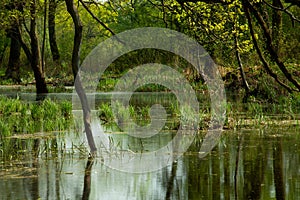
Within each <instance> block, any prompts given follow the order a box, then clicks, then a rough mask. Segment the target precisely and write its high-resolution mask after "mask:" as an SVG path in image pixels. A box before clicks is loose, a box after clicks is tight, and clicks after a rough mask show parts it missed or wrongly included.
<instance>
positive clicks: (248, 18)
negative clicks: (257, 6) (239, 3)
mask: <svg viewBox="0 0 300 200" xmlns="http://www.w3.org/2000/svg"><path fill="white" fill-rule="evenodd" d="M243 7H244V11H245V15H246V18H247V20H248V24H249V29H250V34H251V37H252V41H253V45H254V47H255V49H256V52H257V54H258V56H259V58H260V60H261V62H262V63H263V67H264V69H265V70H266V71H267V73H268V74H269V75H270V76H271V77H272V78H274V80H275V81H276V82H277V83H279V85H281V86H282V87H284V88H285V89H286V90H287V91H288V92H290V93H292V92H293V90H292V89H291V88H290V87H289V86H287V85H286V84H284V83H283V82H282V81H280V80H279V78H278V76H277V74H275V73H274V72H273V71H272V69H271V68H270V67H269V64H268V62H267V61H266V59H265V58H264V56H263V54H262V52H261V50H260V48H259V46H258V42H257V40H256V38H255V34H254V31H253V25H252V19H251V17H250V13H249V9H248V8H247V5H245V1H243Z"/></svg>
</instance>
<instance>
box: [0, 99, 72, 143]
mask: <svg viewBox="0 0 300 200" xmlns="http://www.w3.org/2000/svg"><path fill="white" fill-rule="evenodd" d="M71 118H72V104H71V102H60V103H58V102H54V101H51V100H49V99H46V100H45V101H43V102H36V103H33V102H26V101H22V100H20V99H18V98H16V99H10V98H7V97H0V133H1V135H0V136H2V137H7V136H11V135H13V134H18V133H34V132H39V131H57V130H65V129H67V128H68V127H69V126H70V124H71V122H72V120H70V119H71Z"/></svg>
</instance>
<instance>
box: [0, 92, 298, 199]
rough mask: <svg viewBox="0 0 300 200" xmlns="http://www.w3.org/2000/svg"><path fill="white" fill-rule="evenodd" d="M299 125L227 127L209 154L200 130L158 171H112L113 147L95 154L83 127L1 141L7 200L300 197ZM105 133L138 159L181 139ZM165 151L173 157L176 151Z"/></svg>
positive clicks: (1, 187) (0, 172) (169, 134)
mask: <svg viewBox="0 0 300 200" xmlns="http://www.w3.org/2000/svg"><path fill="white" fill-rule="evenodd" d="M153 95H154V96H153V98H149V96H148V97H147V98H145V99H141V98H140V97H139V103H140V104H145V103H147V101H148V100H149V99H152V100H154V101H159V102H160V103H162V100H161V99H160V98H159V95H155V94H153ZM18 96H19V97H20V98H21V99H26V100H29V101H31V100H32V101H34V99H35V97H34V96H33V95H32V94H31V95H30V93H19V94H18ZM32 96H33V97H32ZM110 96H111V94H105V98H104V97H103V94H102V96H99V98H98V97H97V95H96V104H97V102H98V101H99V102H103V101H104V102H105V101H109V99H110ZM50 98H52V99H56V100H60V99H62V100H66V99H67V100H71V98H72V95H71V94H68V93H66V94H58V95H55V94H54V95H53V94H52V96H51V95H50ZM169 98H171V100H170V99H167V100H166V103H162V104H167V106H168V102H169V101H173V100H172V98H174V96H169ZM152 100H151V101H152ZM203 102H204V101H203ZM135 103H136V102H135ZM278 117H279V118H280V116H278ZM297 123H298V126H297V125H284V126H282V125H279V124H276V123H273V124H272V125H263V126H251V125H250V126H244V127H239V128H238V129H233V130H224V131H223V132H222V136H221V138H220V140H219V142H218V144H217V145H216V146H215V148H214V149H213V150H212V151H211V152H210V153H209V154H208V155H207V156H205V157H204V158H200V157H199V153H198V152H199V150H200V147H201V145H202V142H203V134H204V133H202V132H200V133H198V134H197V136H196V138H195V140H194V141H193V143H192V144H191V146H190V147H189V149H188V150H187V151H186V152H185V153H184V154H183V155H182V156H180V157H179V158H178V159H176V160H172V162H170V163H169V165H167V166H165V167H162V168H161V169H159V170H154V171H152V172H150V171H151V170H148V171H145V172H144V173H128V172H124V171H120V170H116V169H115V168H111V166H109V165H108V164H107V162H106V161H107V159H108V158H107V157H105V156H109V155H110V154H112V155H115V154H114V153H115V149H113V148H112V149H104V148H103V147H101V146H100V148H99V152H98V155H97V157H96V158H93V159H91V158H89V153H88V150H87V148H86V147H87V145H86V139H85V134H84V133H82V131H79V130H81V129H80V128H79V129H76V127H75V128H74V129H71V130H69V131H64V132H50V133H43V132H40V133H35V134H33V135H22V134H21V135H17V137H12V138H1V139H0V199H1V200H2V199H3V200H6V199H13V200H15V199H20V200H23V199H28V200H37V199H50V200H52V199H70V200H73V199H91V200H98V199H104V200H114V199H116V200H122V199H124V200H127V199H129V200H131V199H138V200H143V199H145V200H146V199H151V200H152V199H155V200H156V199H157V200H160V199H174V200H179V199H195V200H201V199H204V200H210V199H211V200H215V199H238V200H239V199H262V200H265V199H290V200H297V199H299V200H300V130H299V122H297ZM103 134H104V135H102V136H106V137H107V138H109V140H107V141H106V142H107V143H108V144H109V145H111V146H114V147H117V149H119V150H120V149H121V150H123V149H125V151H126V153H127V154H126V155H129V157H127V159H128V158H130V155H135V161H139V160H138V157H137V156H136V155H137V154H136V153H137V152H138V151H143V152H151V151H153V150H155V149H159V148H161V147H162V146H164V145H166V144H167V143H168V142H169V141H171V140H172V139H173V137H174V132H173V131H170V130H166V131H163V132H160V133H159V134H158V135H156V136H155V138H152V139H143V140H139V139H133V138H132V137H130V136H128V135H127V134H124V133H121V132H120V131H116V130H112V129H111V127H108V126H107V127H106V126H103ZM100 136H101V135H100ZM99 145H100V144H99ZM103 152H105V153H103ZM165 153H166V158H168V156H169V155H170V154H168V152H165ZM123 155H124V154H117V156H121V157H122V156H123ZM158 157H159V156H158ZM158 157H155V156H154V157H153V159H152V160H151V161H152V162H148V163H145V162H144V160H142V159H141V162H140V163H138V162H135V164H136V165H137V166H139V165H148V169H151V167H152V166H153V167H154V166H156V164H157V162H159V161H160V160H159V159H158ZM156 158H157V159H156ZM128 161H130V159H128ZM124 165H126V163H124ZM132 167H135V166H132Z"/></svg>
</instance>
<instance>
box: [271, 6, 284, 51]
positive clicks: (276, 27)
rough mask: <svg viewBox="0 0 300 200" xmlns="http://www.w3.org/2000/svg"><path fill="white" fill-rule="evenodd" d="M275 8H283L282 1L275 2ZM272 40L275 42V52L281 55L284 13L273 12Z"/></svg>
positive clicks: (274, 10)
mask: <svg viewBox="0 0 300 200" xmlns="http://www.w3.org/2000/svg"><path fill="white" fill-rule="evenodd" d="M273 6H274V7H276V8H283V5H282V3H281V0H273ZM272 12H273V13H272V39H273V42H274V49H275V52H276V53H277V54H278V55H280V46H281V40H280V38H281V32H282V11H280V10H276V9H273V10H272Z"/></svg>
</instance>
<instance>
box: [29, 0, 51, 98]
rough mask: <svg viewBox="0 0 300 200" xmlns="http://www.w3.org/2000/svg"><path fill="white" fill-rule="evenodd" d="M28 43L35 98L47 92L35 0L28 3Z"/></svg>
mask: <svg viewBox="0 0 300 200" xmlns="http://www.w3.org/2000/svg"><path fill="white" fill-rule="evenodd" d="M30 40H31V41H30V44H31V59H30V64H31V68H32V70H33V73H34V78H35V82H36V83H35V85H36V93H37V98H38V99H39V96H43V94H46V93H48V89H47V85H46V81H45V76H44V72H43V70H42V63H41V53H40V48H39V42H38V38H37V32H36V0H32V2H31V5H30Z"/></svg>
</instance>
